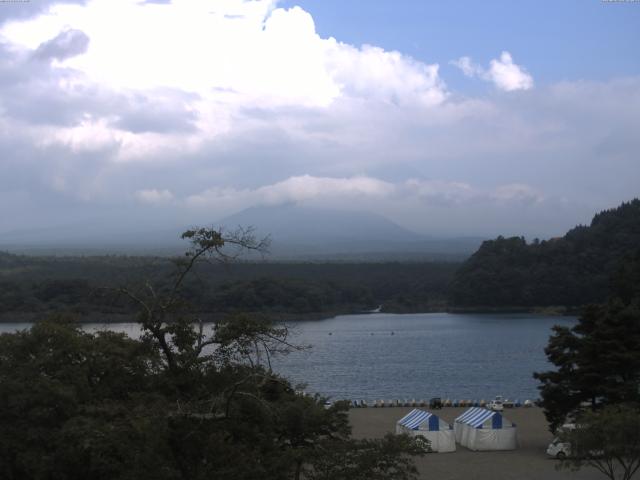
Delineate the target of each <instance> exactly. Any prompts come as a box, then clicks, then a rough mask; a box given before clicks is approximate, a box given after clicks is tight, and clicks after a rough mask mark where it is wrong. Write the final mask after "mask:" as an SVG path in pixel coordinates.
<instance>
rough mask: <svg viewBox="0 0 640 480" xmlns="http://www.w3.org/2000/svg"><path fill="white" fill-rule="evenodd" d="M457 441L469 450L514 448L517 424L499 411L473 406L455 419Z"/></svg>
mask: <svg viewBox="0 0 640 480" xmlns="http://www.w3.org/2000/svg"><path fill="white" fill-rule="evenodd" d="M454 431H455V438H456V442H458V443H459V444H460V445H462V446H463V447H467V448H468V449H469V450H514V449H516V448H517V447H518V438H517V434H516V424H515V423H512V422H510V421H509V420H507V419H505V418H503V416H502V414H501V413H499V412H494V411H492V410H487V409H486V408H478V407H473V408H470V409H469V410H467V411H466V412H464V413H463V414H462V415H460V416H459V417H458V418H456V419H455V423H454Z"/></svg>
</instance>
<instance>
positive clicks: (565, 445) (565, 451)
mask: <svg viewBox="0 0 640 480" xmlns="http://www.w3.org/2000/svg"><path fill="white" fill-rule="evenodd" d="M575 428H576V425H575V424H574V423H565V424H564V425H562V426H561V427H560V428H559V429H558V430H559V431H563V430H564V431H567V430H574V429H575ZM547 455H549V456H550V457H553V458H557V459H558V460H562V459H563V458H567V457H568V456H570V455H571V444H570V443H569V442H563V441H562V440H561V439H560V438H559V437H555V438H554V439H553V440H552V441H551V443H550V444H549V446H548V447H547Z"/></svg>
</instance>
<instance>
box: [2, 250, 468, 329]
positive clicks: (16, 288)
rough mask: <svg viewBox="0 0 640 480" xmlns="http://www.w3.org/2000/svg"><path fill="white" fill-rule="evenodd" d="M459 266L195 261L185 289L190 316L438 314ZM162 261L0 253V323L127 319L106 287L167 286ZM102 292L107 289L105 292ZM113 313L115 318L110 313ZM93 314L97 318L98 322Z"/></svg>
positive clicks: (124, 306)
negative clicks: (66, 314)
mask: <svg viewBox="0 0 640 480" xmlns="http://www.w3.org/2000/svg"><path fill="white" fill-rule="evenodd" d="M458 266H459V264H458V263H435V262H434V263H428V262H416V263H393V262H392V263H270V262H248V263H234V264H230V265H226V264H202V265H199V266H198V268H197V269H196V271H195V272H194V273H195V274H194V275H193V277H192V278H190V279H189V280H188V281H187V282H186V283H185V285H184V292H183V294H184V296H185V298H186V299H187V300H188V301H189V302H190V304H191V307H192V308H193V309H194V310H195V311H199V312H204V313H215V314H225V313H234V312H240V311H248V312H260V313H267V314H290V315H292V316H293V318H296V316H300V315H303V316H308V315H312V316H326V315H331V314H335V313H350V312H361V311H363V310H368V309H374V308H376V307H378V306H379V305H382V308H383V310H384V311H390V312H418V311H431V310H443V309H444V308H445V302H446V295H447V291H446V289H447V285H448V284H449V282H450V281H451V279H452V278H453V274H454V272H455V270H456V269H457V268H458ZM173 269H174V265H173V263H172V261H171V259H168V258H162V257H156V258H154V257H127V256H100V257H30V256H21V255H11V254H6V253H5V254H3V253H0V319H1V320H4V321H12V320H13V319H17V318H18V316H21V317H22V316H24V315H29V314H33V313H43V312H50V311H61V310H62V311H73V312H75V313H78V314H80V315H82V316H84V318H85V319H86V320H91V319H96V320H99V321H109V320H110V318H117V315H128V314H130V313H131V312H132V311H133V305H132V304H131V303H130V301H129V300H128V299H127V298H126V297H125V296H122V295H120V296H119V295H116V294H115V293H114V292H112V291H110V290H109V289H110V288H116V287H123V286H128V287H130V288H134V287H135V286H136V285H138V286H139V285H141V284H144V282H145V281H151V282H153V283H154V284H155V285H160V286H161V285H163V284H165V285H166V284H168V283H169V282H170V281H171V279H172V277H171V275H172V272H173ZM105 287H106V288H105ZM114 315H115V316H114ZM97 317H99V318H97Z"/></svg>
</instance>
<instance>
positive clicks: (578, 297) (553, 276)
mask: <svg viewBox="0 0 640 480" xmlns="http://www.w3.org/2000/svg"><path fill="white" fill-rule="evenodd" d="M639 247H640V200H638V199H634V200H633V201H631V202H628V203H623V204H622V205H620V206H619V207H617V208H615V209H611V210H606V211H603V212H601V213H598V214H597V215H595V216H594V218H593V220H592V222H591V225H589V226H578V227H576V228H574V229H572V230H570V231H569V232H568V233H567V234H566V235H565V236H564V237H561V238H554V239H551V240H547V241H538V240H534V241H533V242H531V243H527V242H526V241H525V239H524V238H522V237H512V238H504V237H498V238H497V239H496V240H491V241H486V242H484V243H483V244H482V246H481V247H480V249H479V250H478V251H477V252H476V253H475V254H473V255H472V256H471V257H470V258H469V259H468V260H467V261H466V262H465V263H464V264H463V265H462V267H461V268H460V269H459V270H458V272H457V273H456V275H455V279H454V281H453V282H452V284H451V293H450V298H451V301H452V303H453V304H454V305H455V306H458V307H480V306H484V307H544V306H566V307H579V306H583V305H586V304H589V303H600V302H602V301H604V300H605V298H606V297H607V294H608V292H609V282H610V280H609V279H610V278H611V275H612V274H613V273H614V272H615V271H616V269H618V268H619V267H620V265H621V263H623V262H624V258H625V256H628V255H631V254H633V253H634V252H635V251H636V249H638V248H639Z"/></svg>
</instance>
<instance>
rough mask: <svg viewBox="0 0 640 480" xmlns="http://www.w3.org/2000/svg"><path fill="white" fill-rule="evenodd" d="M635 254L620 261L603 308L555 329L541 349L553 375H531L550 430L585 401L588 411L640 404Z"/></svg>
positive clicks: (639, 257) (638, 259)
mask: <svg viewBox="0 0 640 480" xmlns="http://www.w3.org/2000/svg"><path fill="white" fill-rule="evenodd" d="M639 279H640V252H637V253H636V254H635V255H633V256H628V257H627V258H626V259H625V262H624V266H623V267H622V268H621V269H620V270H619V271H618V272H617V274H616V275H615V276H614V278H613V279H612V281H611V286H612V288H611V296H610V298H609V300H608V301H607V303H605V304H601V305H592V306H590V307H588V308H587V309H586V311H585V312H584V314H583V315H582V316H581V317H580V319H579V321H578V323H577V324H576V325H575V326H573V327H572V328H567V327H558V326H556V327H554V334H553V335H552V336H551V338H550V340H549V344H548V346H547V348H546V349H545V352H546V354H547V357H548V359H549V361H550V362H551V363H552V364H553V365H555V366H556V370H551V371H547V372H540V373H535V374H534V376H535V378H537V379H538V380H540V382H541V386H540V392H541V395H542V400H543V406H544V409H545V414H546V416H547V419H548V420H549V423H550V426H551V429H552V430H555V429H556V428H557V427H558V426H560V425H562V424H563V423H564V422H565V419H566V418H567V416H568V415H569V414H572V413H575V412H576V411H578V410H579V409H580V406H581V405H584V404H585V402H586V403H588V404H589V405H590V406H591V408H592V409H596V408H598V407H599V406H604V405H608V404H622V403H632V404H638V403H640V295H638V285H639V281H638V280H639Z"/></svg>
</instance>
